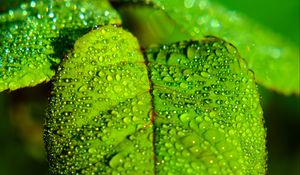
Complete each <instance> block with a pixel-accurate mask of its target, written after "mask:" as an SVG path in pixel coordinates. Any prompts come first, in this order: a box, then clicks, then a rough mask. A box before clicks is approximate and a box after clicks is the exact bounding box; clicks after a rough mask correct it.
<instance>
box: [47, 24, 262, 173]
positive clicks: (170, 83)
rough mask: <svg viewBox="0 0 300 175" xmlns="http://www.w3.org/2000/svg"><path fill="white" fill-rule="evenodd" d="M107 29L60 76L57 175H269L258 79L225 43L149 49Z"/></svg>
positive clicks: (81, 47)
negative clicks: (257, 86)
mask: <svg viewBox="0 0 300 175" xmlns="http://www.w3.org/2000/svg"><path fill="white" fill-rule="evenodd" d="M144 55H145V57H146V58H145V59H144V58H143V55H142V53H141V51H140V49H139V45H138V42H137V40H136V39H135V38H134V37H133V36H132V35H131V34H130V33H129V32H126V31H124V30H123V29H121V28H118V27H114V26H105V27H102V28H100V29H98V30H94V31H91V32H90V33H88V34H86V35H84V36H83V37H82V38H80V39H79V40H78V41H77V42H76V43H75V48H74V52H73V53H72V54H71V55H69V57H68V59H66V60H65V61H64V62H63V64H62V65H61V66H60V68H59V72H58V74H57V75H56V76H55V78H54V87H53V91H52V97H51V102H50V107H49V110H48V116H47V120H46V126H45V140H46V148H47V152H48V158H49V162H50V170H51V173H52V174H158V175H159V174H161V175H163V174H264V173H265V167H266V152H265V129H264V127H263V121H262V109H261V107H260V104H259V95H258V93H257V91H256V85H255V83H254V81H253V74H252V72H251V71H249V70H248V69H247V67H246V64H245V61H244V60H243V59H241V58H240V56H239V54H238V52H237V50H236V49H235V48H234V47H233V46H232V45H231V44H228V43H227V42H225V41H223V40H221V39H218V38H214V37H212V38H206V39H204V40H203V41H191V42H179V43H174V44H171V45H164V46H161V47H154V48H149V49H147V50H146V51H145V53H144Z"/></svg>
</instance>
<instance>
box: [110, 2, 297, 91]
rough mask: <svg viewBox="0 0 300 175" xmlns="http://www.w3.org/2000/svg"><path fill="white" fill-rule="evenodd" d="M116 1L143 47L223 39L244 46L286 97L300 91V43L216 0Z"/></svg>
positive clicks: (264, 78)
mask: <svg viewBox="0 0 300 175" xmlns="http://www.w3.org/2000/svg"><path fill="white" fill-rule="evenodd" d="M113 2H118V3H119V5H120V4H121V5H120V6H119V7H120V13H121V16H123V17H124V19H125V22H126V20H127V21H128V23H129V28H130V25H132V28H133V30H132V31H133V33H134V34H135V35H136V36H138V37H139V40H140V42H141V44H143V45H149V44H153V43H155V44H156V43H172V42H174V41H180V40H190V39H201V38H203V37H204V36H208V35H210V36H217V37H221V38H224V39H225V40H227V41H230V42H232V43H233V44H234V45H235V46H236V47H237V48H238V50H239V52H240V53H241V56H242V57H244V58H245V59H246V60H247V63H248V66H249V68H250V69H252V70H253V71H254V72H255V78H256V82H258V83H259V84H261V85H263V86H265V87H267V88H269V89H272V90H276V91H278V92H280V93H283V94H286V95H289V94H298V95H299V94H300V92H299V89H300V82H299V81H300V77H299V76H300V75H299V47H297V46H296V45H294V44H292V43H291V42H290V41H288V40H287V39H286V38H283V37H282V36H279V35H278V34H275V33H273V32H272V31H269V30H268V29H267V28H265V27H263V26H260V25H259V24H257V23H255V21H252V20H251V19H248V18H247V17H245V16H243V15H241V14H239V13H237V12H235V11H230V10H227V9H225V8H223V7H222V6H220V5H218V4H216V3H212V2H211V1H210V0H195V1H182V0H135V1H133V0H122V1H120V0H113ZM122 6H124V7H123V8H122ZM127 18H128V19H127ZM131 21H134V23H133V22H131ZM147 36H149V37H147ZM287 80H289V81H287Z"/></svg>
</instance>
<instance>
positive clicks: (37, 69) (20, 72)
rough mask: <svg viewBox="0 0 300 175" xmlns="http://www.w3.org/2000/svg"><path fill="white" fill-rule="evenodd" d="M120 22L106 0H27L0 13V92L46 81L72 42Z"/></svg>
mask: <svg viewBox="0 0 300 175" xmlns="http://www.w3.org/2000/svg"><path fill="white" fill-rule="evenodd" d="M110 23H120V19H119V17H118V15H117V13H116V12H115V11H114V10H113V9H112V8H111V7H110V5H109V3H108V2H107V1H101V2H93V1H79V0H73V1H70V0H65V1H59V0H55V1H46V0H43V1H37V2H36V1H31V2H30V3H24V4H22V5H21V6H20V8H18V9H13V10H9V11H8V12H6V13H4V14H1V15H0V38H1V40H0V46H1V47H0V92H1V91H3V90H6V89H10V90H15V89H18V88H22V87H26V86H35V85H36V84H39V83H41V82H43V81H49V80H50V79H51V78H52V76H53V75H54V73H55V68H56V67H57V65H58V64H59V62H60V60H61V58H63V56H64V55H65V54H66V53H67V52H68V50H70V49H72V47H73V44H74V42H75V41H76V40H77V39H78V38H79V37H80V36H82V35H83V34H85V33H87V32H88V31H89V30H90V29H91V28H92V27H94V26H96V25H106V24H110Z"/></svg>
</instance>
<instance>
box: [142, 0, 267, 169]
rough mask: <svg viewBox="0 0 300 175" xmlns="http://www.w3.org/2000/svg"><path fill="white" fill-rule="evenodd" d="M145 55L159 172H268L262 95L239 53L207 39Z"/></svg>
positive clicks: (152, 50)
mask: <svg viewBox="0 0 300 175" xmlns="http://www.w3.org/2000/svg"><path fill="white" fill-rule="evenodd" d="M186 2H187V3H192V1H186ZM145 55H146V59H147V60H148V62H149V64H148V66H149V70H150V75H151V81H152V83H153V104H154V111H155V113H156V116H155V120H154V126H155V128H156V132H155V148H156V150H155V154H156V155H157V156H156V161H157V165H156V174H168V173H170V174H247V173H248V172H251V173H252V174H264V172H265V166H266V161H265V159H266V152H265V130H264V127H263V120H262V112H261V111H262V109H261V107H260V106H259V100H258V99H259V95H258V93H257V91H256V85H255V84H254V82H253V81H252V79H253V76H251V75H250V74H248V72H249V70H248V68H247V67H246V66H245V65H244V64H240V63H241V62H242V63H243V62H244V60H243V59H242V58H240V57H239V55H238V52H237V51H236V49H235V48H234V47H233V46H232V45H231V44H229V43H227V42H225V41H224V40H221V39H218V38H214V37H209V38H207V39H205V40H203V41H189V42H178V43H173V44H170V45H163V46H161V47H152V48H149V49H147V50H146V52H145ZM163 56H164V58H163ZM176 58H177V59H176ZM170 59H171V60H174V61H170ZM177 60H186V61H184V62H181V61H177ZM178 75H182V76H178ZM228 77H230V78H228ZM244 79H247V80H251V81H244ZM236 82H240V83H236ZM246 97H249V98H246ZM174 111H175V112H174ZM241 111H243V112H242V113H243V115H242V116H241V115H240V112H241ZM254 121H255V122H254ZM174 128H176V129H175V131H174V132H170V131H171V130H172V131H173V130H174ZM249 128H251V129H249ZM233 132H234V133H235V134H233ZM166 143H168V144H167V145H166ZM172 145H174V147H173V146H172ZM233 145H234V146H233ZM170 151H171V152H172V154H170Z"/></svg>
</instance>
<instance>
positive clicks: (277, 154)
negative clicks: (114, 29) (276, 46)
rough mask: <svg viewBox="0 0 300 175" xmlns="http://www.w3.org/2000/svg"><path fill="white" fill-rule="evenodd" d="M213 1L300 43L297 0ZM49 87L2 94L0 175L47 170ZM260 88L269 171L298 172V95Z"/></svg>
mask: <svg viewBox="0 0 300 175" xmlns="http://www.w3.org/2000/svg"><path fill="white" fill-rule="evenodd" d="M212 1H213V2H218V3H221V4H223V5H224V6H226V7H227V8H228V9H231V10H235V11H237V12H241V13H243V14H245V15H247V16H249V17H250V18H252V19H254V20H256V21H257V22H258V23H261V24H263V25H265V26H266V27H268V28H270V29H272V30H273V31H275V32H277V33H279V34H281V35H282V36H284V37H285V38H286V39H287V40H290V41H292V42H294V43H295V44H296V45H297V46H298V47H299V15H300V14H299V0H290V1H279V0H264V1H260V0H244V1H237V0H212ZM20 2H25V0H23V1H20V0H11V1H5V0H0V13H4V12H5V11H7V10H8V8H12V7H18V6H19V4H20ZM0 27H1V26H0ZM0 39H1V38H0ZM0 47H1V46H0ZM298 64H299V62H298ZM299 73H300V72H299ZM291 76H292V75H291ZM287 81H288V80H287ZM50 89H51V84H50V83H45V84H42V85H39V86H37V87H33V88H23V89H20V90H17V91H13V92H2V93H0V175H2V174H3V175H6V174H7V175H29V174H30V175H34V174H37V175H43V174H48V173H47V169H48V165H47V161H46V154H45V151H44V145H43V141H42V127H43V122H44V113H45V110H46V106H47V103H48V96H49V92H50ZM259 91H260V92H261V95H262V105H263V109H264V117H265V125H266V127H267V148H268V174H271V175H281V174H290V175H299V174H300V139H299V134H298V133H299V128H300V98H299V97H297V96H288V97H287V96H282V95H280V94H278V93H275V92H272V91H269V90H266V89H264V88H263V87H260V86H259Z"/></svg>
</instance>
